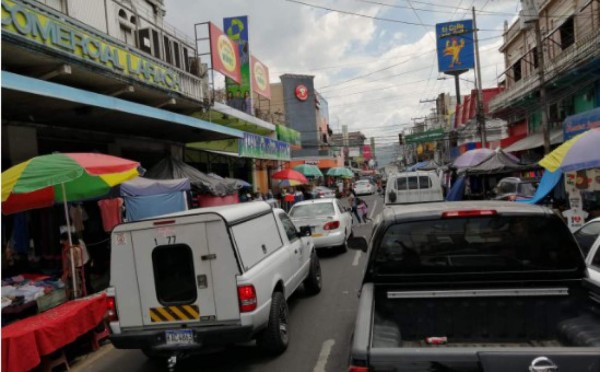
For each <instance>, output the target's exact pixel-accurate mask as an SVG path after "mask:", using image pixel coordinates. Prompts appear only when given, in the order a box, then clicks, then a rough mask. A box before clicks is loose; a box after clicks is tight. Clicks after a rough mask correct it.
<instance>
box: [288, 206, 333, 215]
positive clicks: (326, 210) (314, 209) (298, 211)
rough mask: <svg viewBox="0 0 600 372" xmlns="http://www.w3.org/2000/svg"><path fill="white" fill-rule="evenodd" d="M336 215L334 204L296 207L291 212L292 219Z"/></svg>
mask: <svg viewBox="0 0 600 372" xmlns="http://www.w3.org/2000/svg"><path fill="white" fill-rule="evenodd" d="M334 214H335V211H334V209H333V203H315V204H307V205H296V206H294V207H293V208H292V210H291V211H290V216H291V217H292V218H304V217H327V216H333V215H334Z"/></svg>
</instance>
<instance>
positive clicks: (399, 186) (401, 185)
mask: <svg viewBox="0 0 600 372" xmlns="http://www.w3.org/2000/svg"><path fill="white" fill-rule="evenodd" d="M407 186H408V187H407ZM407 188H408V189H409V190H418V189H429V188H431V179H430V178H429V177H428V176H409V177H399V178H398V179H396V190H406V189H407Z"/></svg>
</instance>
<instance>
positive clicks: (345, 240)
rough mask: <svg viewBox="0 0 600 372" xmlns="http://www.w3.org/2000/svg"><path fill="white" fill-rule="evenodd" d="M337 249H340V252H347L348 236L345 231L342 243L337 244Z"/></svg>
mask: <svg viewBox="0 0 600 372" xmlns="http://www.w3.org/2000/svg"><path fill="white" fill-rule="evenodd" d="M337 249H338V250H339V251H340V253H346V252H348V238H346V232H344V242H343V243H342V245H340V246H338V247H337Z"/></svg>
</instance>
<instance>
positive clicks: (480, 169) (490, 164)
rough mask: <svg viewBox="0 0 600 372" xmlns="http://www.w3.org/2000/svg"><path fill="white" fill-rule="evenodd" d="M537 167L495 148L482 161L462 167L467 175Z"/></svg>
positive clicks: (509, 171)
mask: <svg viewBox="0 0 600 372" xmlns="http://www.w3.org/2000/svg"><path fill="white" fill-rule="evenodd" d="M534 168H539V167H538V165H537V164H535V163H530V164H523V163H521V162H520V161H519V159H517V158H516V157H514V156H513V155H511V154H507V153H506V152H504V151H502V150H497V151H495V152H494V154H493V155H492V156H490V157H489V158H487V159H486V160H484V161H483V162H482V163H480V164H478V165H476V166H473V167H468V168H465V169H463V171H464V172H466V173H467V174H469V175H477V174H500V173H511V172H518V171H524V170H529V169H534Z"/></svg>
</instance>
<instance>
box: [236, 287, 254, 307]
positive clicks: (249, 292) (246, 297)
mask: <svg viewBox="0 0 600 372" xmlns="http://www.w3.org/2000/svg"><path fill="white" fill-rule="evenodd" d="M238 299H239V301H240V312H241V313H247V312H249V311H254V310H255V309H256V302H257V301H256V291H255V290H254V286H253V285H242V286H239V287H238Z"/></svg>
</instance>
